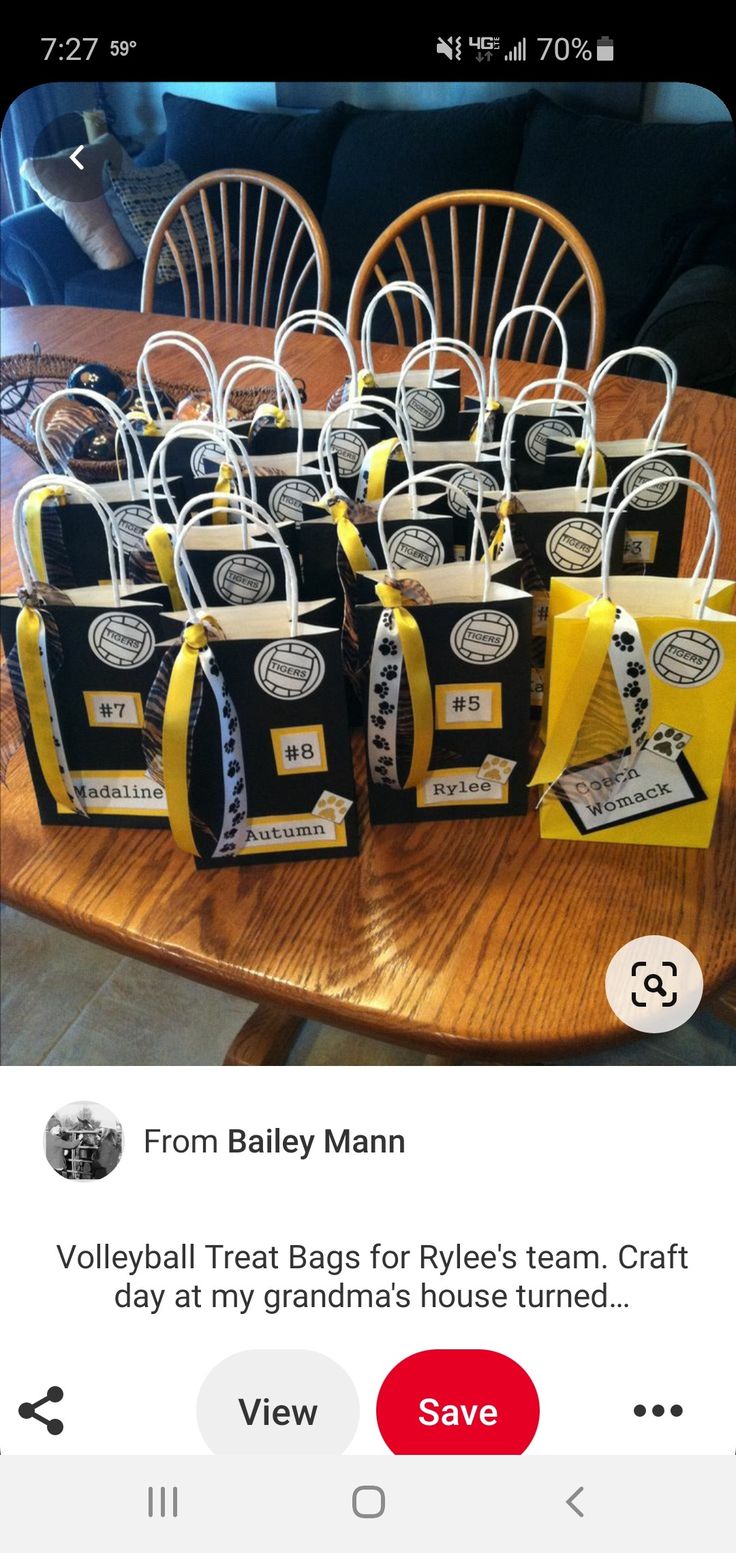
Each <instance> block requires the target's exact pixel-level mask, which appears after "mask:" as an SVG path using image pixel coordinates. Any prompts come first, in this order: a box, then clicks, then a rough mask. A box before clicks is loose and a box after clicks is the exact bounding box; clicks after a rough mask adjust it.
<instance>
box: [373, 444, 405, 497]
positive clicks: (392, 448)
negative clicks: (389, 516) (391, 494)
mask: <svg viewBox="0 0 736 1553" xmlns="http://www.w3.org/2000/svg"><path fill="white" fill-rule="evenodd" d="M398 447H399V440H398V437H387V438H386V441H385V442H377V443H376V444H375V446H374V447H372V448H369V449H368V452H367V453H366V456H365V460H364V467H366V466H367V469H368V485H367V487H366V493H365V499H366V501H374V502H375V501H380V500H381V498H382V497H383V496H384V495H385V492H386V470H387V468H388V463H389V459H390V458H392V457H393V455H394V453H395V452H396V449H397V448H398ZM399 461H400V462H401V463H403V462H404V455H403V453H401V452H399Z"/></svg>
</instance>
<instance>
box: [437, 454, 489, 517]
mask: <svg viewBox="0 0 736 1553" xmlns="http://www.w3.org/2000/svg"><path fill="white" fill-rule="evenodd" d="M479 484H480V487H481V490H483V491H488V493H489V495H492V494H493V492H494V491H500V489H501V487H500V485H499V483H498V480H495V479H494V477H493V475H489V474H488V473H487V471H486V470H485V469H477V468H476V466H475V465H472V464H471V465H470V467H469V468H468V469H467V470H464V471H463V473H462V474H461V475H458V476H457V478H456V479H454V480H451V481H450V484H449V485H448V487H447V503H448V506H449V508H450V511H451V512H454V514H455V517H456V518H464V517H467V516H468V514H470V515H472V513H473V512H474V510H475V507H476V506H477V504H478V485H479ZM466 492H467V495H466V494H465V493H466Z"/></svg>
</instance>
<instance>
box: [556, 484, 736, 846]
mask: <svg viewBox="0 0 736 1553" xmlns="http://www.w3.org/2000/svg"><path fill="white" fill-rule="evenodd" d="M698 462H702V461H701V460H698ZM704 467H705V468H706V471H707V474H708V478H709V483H710V487H711V488H710V490H705V489H704V487H703V486H701V485H698V484H697V482H696V481H694V480H689V479H688V480H685V479H684V477H681V478H682V482H683V483H684V484H685V485H686V486H688V487H689V488H690V489H691V490H695V491H697V492H698V493H699V494H700V495H701V496H702V497H703V498H704V500H705V501H706V502H707V504H708V506H709V509H710V514H711V518H710V525H709V530H708V537H707V540H706V547H705V550H704V552H703V555H702V556H701V560H700V562H699V564H698V567H697V568H696V573H695V576H694V577H691V578H684V577H648V576H643V577H633V576H625V577H624V576H620V577H611V576H610V561H611V549H612V544H613V540H614V535H615V531H616V528H617V525H619V524H620V522H621V519H622V517H623V516H624V514H625V512H626V510H627V508H628V507H629V505H630V503H631V500H632V496H633V495H634V494H635V493H634V492H631V493H630V494H629V495H628V496H626V497H625V498H624V500H623V501H621V502H620V503H619V505H618V506H617V507H616V508H615V510H614V502H615V498H616V489H615V484H614V487H612V490H611V492H609V496H608V501H607V503H606V509H605V512H604V516H603V535H604V538H603V549H602V560H601V577H600V581H599V582H598V579H590V578H587V579H586V580H585V581H584V582H581V584H580V585H579V586H577V585H575V584H573V583H571V582H569V581H568V582H565V583H564V584H563V586H564V588H565V598H564V605H565V607H564V608H562V609H557V610H556V612H555V613H554V615H553V616H552V618H551V621H550V626H551V631H552V637H551V645H550V654H549V675H548V684H547V742H546V747H545V750H544V754H543V756H542V759H541V761H540V763H539V765H538V767H537V770H536V772H535V775H534V778H533V781H534V782H535V783H539V784H541V785H542V787H543V789H544V791H543V794H542V798H541V800H540V804H541V813H540V819H541V834H542V836H543V838H545V839H553V840H566V841H609V842H629V843H634V844H639V845H644V846H647V845H648V846H675V847H684V846H688V847H707V846H708V845H709V842H710V838H711V833H712V830H713V822H714V819H715V814H716V808H717V806H718V795H719V792H720V786H721V779H722V775H723V767H724V764H725V759H726V752H727V747H728V739H729V734H730V729H731V723H732V721H733V714H734V706H735V705H736V619H735V618H734V617H733V616H732V615H729V614H726V613H725V610H726V609H727V608H728V606H729V603H730V602H731V600H732V598H733V593H734V584H733V583H732V582H726V581H722V580H716V566H717V562H718V552H719V546H720V524H719V520H718V509H717V504H716V500H715V495H714V487H713V480H712V473H711V471H710V470H708V468H707V465H706V466H704ZM647 483H651V484H652V486H656V484H657V482H656V481H652V482H647ZM639 489H640V490H644V489H645V486H642V487H639ZM708 551H709V552H710V565H709V569H708V574H707V577H706V578H705V579H703V578H701V576H700V571H701V569H702V565H703V564H704V561H705V556H706V553H707V552H708ZM556 582H557V579H554V580H553V589H554V585H555V583H556ZM714 602H716V603H717V605H718V607H717V608H713V603H714ZM557 603H559V598H558V600H557Z"/></svg>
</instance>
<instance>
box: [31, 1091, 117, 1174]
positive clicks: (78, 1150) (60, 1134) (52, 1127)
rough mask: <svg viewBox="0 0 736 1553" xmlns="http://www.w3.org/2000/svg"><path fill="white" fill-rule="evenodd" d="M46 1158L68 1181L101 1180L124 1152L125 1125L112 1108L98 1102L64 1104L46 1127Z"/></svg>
mask: <svg viewBox="0 0 736 1553" xmlns="http://www.w3.org/2000/svg"><path fill="white" fill-rule="evenodd" d="M44 1146H45V1149H46V1158H47V1160H48V1162H49V1164H50V1166H51V1169H52V1170H53V1171H55V1172H56V1175H57V1176H61V1177H62V1178H63V1179H64V1180H65V1181H101V1180H103V1178H104V1177H105V1176H109V1175H111V1174H112V1172H113V1170H115V1168H116V1167H117V1165H118V1164H119V1163H120V1157H121V1155H122V1152H123V1129H122V1127H121V1125H120V1122H119V1121H117V1120H116V1118H115V1117H114V1116H113V1114H112V1112H111V1111H108V1110H106V1109H105V1107H104V1106H102V1105H96V1104H95V1103H94V1102H87V1101H80V1102H79V1103H72V1104H71V1105H66V1106H63V1107H62V1108H61V1109H60V1110H58V1111H55V1112H54V1114H53V1116H50V1117H49V1119H48V1121H47V1123H46V1128H45V1131H44Z"/></svg>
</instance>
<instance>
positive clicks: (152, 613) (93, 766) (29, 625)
mask: <svg viewBox="0 0 736 1553" xmlns="http://www.w3.org/2000/svg"><path fill="white" fill-rule="evenodd" d="M43 479H44V477H43V476H41V477H40V478H36V479H35V480H30V481H28V482H27V484H26V485H24V486H23V487H22V489H21V490H20V492H19V493H18V497H17V499H16V503H15V509H14V514H13V531H14V537H15V541H16V548H17V552H18V559H19V562H20V567H21V574H22V577H23V586H22V588H21V589H20V591H19V594H18V595H17V596H16V597H6V598H3V599H2V601H0V630H1V632H2V639H3V645H4V647H5V653H6V663H5V665H4V670H3V672H4V674H5V675H6V676H7V680H8V681H9V684H10V687H11V688H12V692H13V698H14V703H15V720H14V725H13V727H12V730H11V734H10V736H9V735H8V732H7V729H6V731H5V733H4V740H3V746H4V750H5V755H6V759H7V758H9V754H8V751H9V748H10V746H11V745H14V746H17V745H19V744H20V742H24V743H25V748H26V753H27V757H28V763H29V767H30V771H31V776H32V779H33V785H34V789H35V793H36V800H37V803H38V811H39V816H40V819H41V822H42V824H44V825H92V826H121V827H123V828H126V827H143V828H161V827H162V826H165V824H166V800H165V795H164V791H163V787H162V786H161V784H160V782H158V781H156V780H152V779H151V777H150V776H149V775H148V773H147V771H146V769H145V761H144V757H143V744H142V735H143V722H144V707H145V703H146V699H147V696H148V693H149V691H150V688H151V684H152V682H153V678H154V674H155V672H156V667H157V664H156V648H157V643H158V642H160V641H161V640H162V638H163V636H165V635H167V634H168V625H167V623H165V622H164V620H163V616H162V613H161V604H160V602H157V601H156V598H157V594H158V593H159V592H160V590H157V589H155V588H154V589H151V588H145V587H144V588H135V587H133V586H131V585H130V584H128V583H127V582H126V581H125V578H124V554H123V552H122V549H121V548H120V546H119V545H118V546H117V547H116V542H115V536H114V531H113V524H112V516H111V513H110V511H109V509H106V507H105V504H104V502H102V501H101V499H100V498H99V497H97V496H96V494H95V492H94V489H93V488H91V494H90V503H91V506H92V508H93V510H94V513H95V515H96V517H97V519H98V521H100V522H101V526H102V529H103V535H104V542H105V549H106V563H105V569H106V571H107V572H108V573H109V575H110V578H111V582H110V583H109V584H107V585H105V586H102V587H95V588H74V589H70V590H68V591H66V592H64V591H61V590H59V589H57V588H54V587H53V586H52V585H50V584H48V583H44V582H41V581H40V580H39V579H38V578H37V577H36V575H35V574H34V570H33V564H32V561H31V556H30V552H29V548H28V544H27V537H26V534H25V532H24V529H25V523H24V513H25V508H26V503H27V500H28V498H29V497H30V496H31V495H32V494H33V492H34V490H38V489H40V488H42V487H43ZM58 479H59V485H60V488H61V489H63V490H65V491H66V492H69V493H70V494H71V493H72V491H73V488H74V487H76V486H77V485H78V484H79V482H78V481H75V480H72V479H70V478H69V477H67V476H59V477H58ZM6 707H7V703H6ZM11 715H12V714H11Z"/></svg>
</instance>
